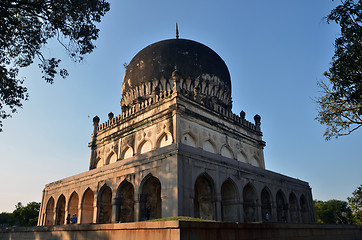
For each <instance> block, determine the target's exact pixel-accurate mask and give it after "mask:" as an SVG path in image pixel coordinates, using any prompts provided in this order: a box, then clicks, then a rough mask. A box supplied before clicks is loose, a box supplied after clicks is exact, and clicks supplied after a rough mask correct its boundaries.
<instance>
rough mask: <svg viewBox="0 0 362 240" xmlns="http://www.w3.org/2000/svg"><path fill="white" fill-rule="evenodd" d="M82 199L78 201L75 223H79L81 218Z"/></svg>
mask: <svg viewBox="0 0 362 240" xmlns="http://www.w3.org/2000/svg"><path fill="white" fill-rule="evenodd" d="M82 213H83V212H82V201H81V200H80V201H78V213H77V216H78V218H77V223H81V219H82Z"/></svg>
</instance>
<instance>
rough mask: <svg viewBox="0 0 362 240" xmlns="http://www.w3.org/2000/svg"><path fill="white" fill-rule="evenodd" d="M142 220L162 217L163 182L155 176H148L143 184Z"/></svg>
mask: <svg viewBox="0 0 362 240" xmlns="http://www.w3.org/2000/svg"><path fill="white" fill-rule="evenodd" d="M139 214H140V215H139V216H140V220H141V221H142V220H149V219H157V218H161V217H162V200H161V183H160V180H158V178H156V177H154V176H146V180H145V182H144V183H143V184H142V186H141V194H140V213H139Z"/></svg>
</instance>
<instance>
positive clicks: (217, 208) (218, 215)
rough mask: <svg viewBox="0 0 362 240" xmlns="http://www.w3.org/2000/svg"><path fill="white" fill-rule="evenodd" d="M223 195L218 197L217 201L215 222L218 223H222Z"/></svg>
mask: <svg viewBox="0 0 362 240" xmlns="http://www.w3.org/2000/svg"><path fill="white" fill-rule="evenodd" d="M221 211H222V210H221V195H220V194H217V195H216V201H215V220H216V221H222V213H221Z"/></svg>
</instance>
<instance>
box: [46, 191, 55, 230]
mask: <svg viewBox="0 0 362 240" xmlns="http://www.w3.org/2000/svg"><path fill="white" fill-rule="evenodd" d="M53 224H54V198H53V197H50V198H49V200H48V203H47V206H46V210H45V225H53Z"/></svg>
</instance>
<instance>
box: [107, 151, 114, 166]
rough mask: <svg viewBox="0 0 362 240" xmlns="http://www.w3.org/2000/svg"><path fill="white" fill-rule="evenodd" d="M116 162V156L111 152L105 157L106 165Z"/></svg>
mask: <svg viewBox="0 0 362 240" xmlns="http://www.w3.org/2000/svg"><path fill="white" fill-rule="evenodd" d="M115 162H117V154H116V153H115V152H114V151H111V152H110V153H109V155H108V157H107V161H106V165H108V164H112V163H115Z"/></svg>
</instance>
